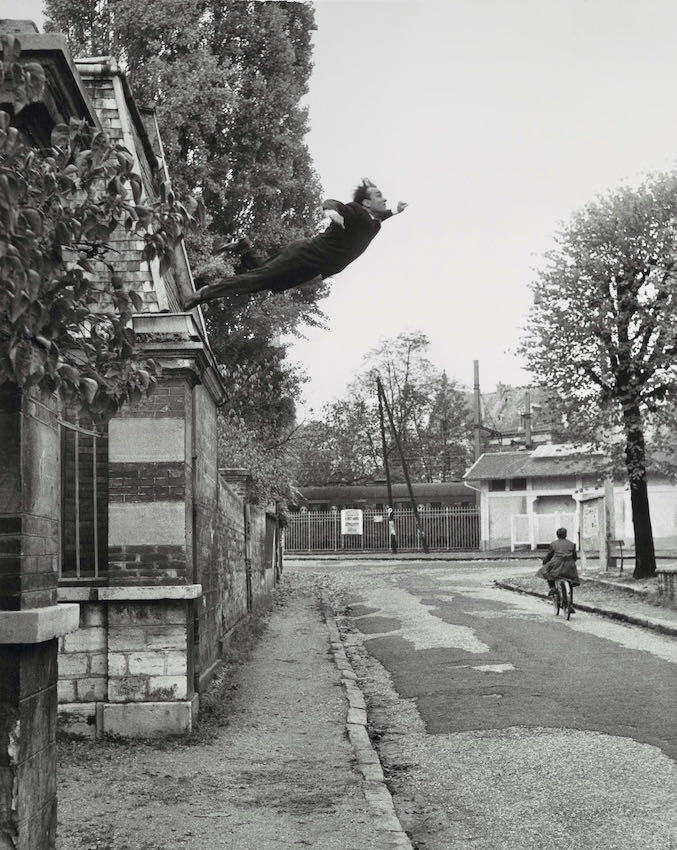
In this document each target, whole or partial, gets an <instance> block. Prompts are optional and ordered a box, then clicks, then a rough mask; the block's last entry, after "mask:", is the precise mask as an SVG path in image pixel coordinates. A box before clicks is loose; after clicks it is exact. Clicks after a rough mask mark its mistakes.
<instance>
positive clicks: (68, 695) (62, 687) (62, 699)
mask: <svg viewBox="0 0 677 850" xmlns="http://www.w3.org/2000/svg"><path fill="white" fill-rule="evenodd" d="M57 695H58V698H59V703H68V702H75V682H74V681H73V680H72V679H59V684H58V686H57Z"/></svg>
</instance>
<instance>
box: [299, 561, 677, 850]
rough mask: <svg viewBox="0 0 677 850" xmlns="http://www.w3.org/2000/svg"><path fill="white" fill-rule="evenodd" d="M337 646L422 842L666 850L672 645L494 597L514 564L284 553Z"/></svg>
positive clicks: (672, 817)
mask: <svg viewBox="0 0 677 850" xmlns="http://www.w3.org/2000/svg"><path fill="white" fill-rule="evenodd" d="M290 568H291V569H295V570H296V569H298V570H299V571H302V572H304V573H305V572H308V571H309V572H314V573H322V574H324V575H326V576H327V582H328V584H329V585H330V586H331V587H332V588H333V592H334V593H335V594H336V599H337V601H338V603H339V604H340V605H346V604H347V605H348V606H349V608H348V610H347V614H348V616H347V618H346V620H345V627H346V630H347V643H348V649H349V654H350V655H351V656H352V660H353V663H354V665H355V666H356V668H357V670H358V673H359V675H360V678H361V685H362V687H363V689H364V691H365V695H366V696H367V698H368V702H369V705H370V718H371V719H372V722H373V725H374V729H375V735H376V737H378V738H379V741H378V746H379V751H380V753H381V757H382V760H383V763H384V767H385V769H386V770H387V771H388V772H389V774H390V780H391V788H392V791H393V795H394V801H395V805H396V809H397V812H398V815H399V817H400V820H401V822H402V824H403V826H404V828H405V829H406V830H407V831H408V832H409V834H410V836H411V838H412V841H413V843H414V846H416V847H417V848H420V850H424V848H425V849H426V850H433V849H434V850H446V848H454V850H456V848H486V850H494V848H498V847H505V848H515V850H517V848H519V850H531V848H535V849H536V848H555V849H556V850H559V848H562V849H564V848H586V850H597V848H600V850H601V848H604V850H608V848H619V850H621V848H622V850H634V848H638V850H639V848H642V850H653V849H654V848H655V850H659V848H660V850H670V848H677V765H676V764H675V760H676V759H677V723H676V722H675V709H674V705H675V695H676V694H677V677H676V675H675V673H676V667H675V664H676V663H677V639H675V638H672V637H664V636H660V635H657V634H654V633H652V632H650V631H647V630H643V629H641V628H639V627H634V626H627V625H623V624H620V623H616V622H613V621H610V620H606V619H604V618H602V617H598V616H594V615H591V614H584V613H580V614H576V615H574V616H573V617H572V619H571V621H570V622H566V620H564V619H563V618H562V617H558V618H556V617H555V616H554V612H553V610H552V607H551V606H549V605H547V604H546V603H545V602H544V601H543V600H541V599H536V598H534V597H529V596H522V595H519V594H513V593H509V592H507V591H504V590H500V589H498V588H496V587H495V586H494V585H493V580H494V578H503V577H505V576H507V575H510V574H513V575H514V574H515V573H516V572H518V571H519V570H520V569H522V570H524V571H526V572H534V571H535V569H536V567H535V566H534V562H529V563H522V564H521V565H519V564H515V563H513V564H510V565H505V564H503V565H502V564H497V563H496V562H493V563H472V564H470V563H458V562H457V563H453V562H431V561H427V562H411V561H406V562H405V561H401V562H373V561H372V562H369V561H364V562H359V561H354V562H342V563H336V562H325V563H311V562H303V563H301V562H298V563H296V564H293V565H291V566H290Z"/></svg>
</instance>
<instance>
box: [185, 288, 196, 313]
mask: <svg viewBox="0 0 677 850" xmlns="http://www.w3.org/2000/svg"><path fill="white" fill-rule="evenodd" d="M199 303H200V293H199V292H195V293H193V294H192V295H184V296H183V298H182V299H181V307H182V308H183V310H184V312H186V313H189V312H190V311H191V310H194V309H195V308H196V307H197V305H198V304H199Z"/></svg>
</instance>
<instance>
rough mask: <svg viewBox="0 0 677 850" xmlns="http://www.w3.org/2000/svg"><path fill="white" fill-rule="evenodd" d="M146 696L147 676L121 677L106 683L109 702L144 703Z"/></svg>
mask: <svg viewBox="0 0 677 850" xmlns="http://www.w3.org/2000/svg"><path fill="white" fill-rule="evenodd" d="M147 696H148V677H147V676H123V677H122V678H120V679H110V681H109V682H108V700H109V702H145V701H146V700H147Z"/></svg>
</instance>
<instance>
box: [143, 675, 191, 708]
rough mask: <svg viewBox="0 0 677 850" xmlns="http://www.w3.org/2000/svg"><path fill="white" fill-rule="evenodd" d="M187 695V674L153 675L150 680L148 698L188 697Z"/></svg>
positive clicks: (156, 699) (161, 699)
mask: <svg viewBox="0 0 677 850" xmlns="http://www.w3.org/2000/svg"><path fill="white" fill-rule="evenodd" d="M187 696H188V683H187V682H186V677H185V676H151V677H150V678H149V680H148V699H149V700H151V701H153V700H155V701H158V702H160V701H163V700H172V699H186V697H187Z"/></svg>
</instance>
